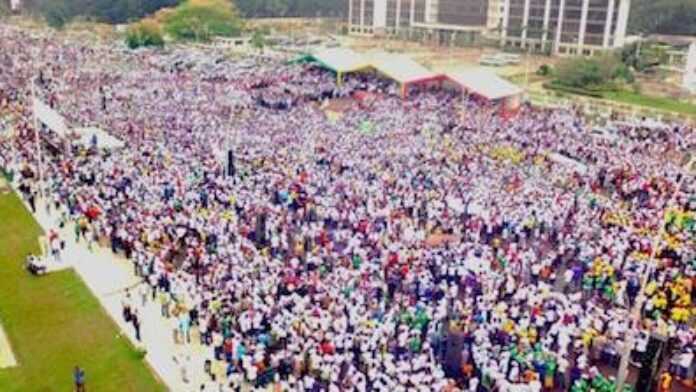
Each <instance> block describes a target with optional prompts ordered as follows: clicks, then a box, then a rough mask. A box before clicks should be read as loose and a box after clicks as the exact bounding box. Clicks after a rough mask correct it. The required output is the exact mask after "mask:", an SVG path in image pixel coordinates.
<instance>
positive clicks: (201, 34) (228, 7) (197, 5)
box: [165, 0, 243, 41]
mask: <svg viewBox="0 0 696 392" xmlns="http://www.w3.org/2000/svg"><path fill="white" fill-rule="evenodd" d="M242 28H243V25H242V20H241V19H240V18H239V15H238V14H237V11H236V9H235V8H234V6H233V5H232V3H230V2H229V1H226V0H188V1H186V2H185V3H183V4H181V5H179V6H178V7H177V8H176V10H175V12H174V13H172V14H171V15H170V16H169V17H167V19H166V20H165V31H166V32H167V33H169V34H171V36H172V37H174V38H176V39H179V40H194V41H209V40H210V39H211V38H212V37H214V36H223V37H234V36H238V35H239V34H240V33H241V31H242Z"/></svg>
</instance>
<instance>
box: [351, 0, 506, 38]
mask: <svg viewBox="0 0 696 392" xmlns="http://www.w3.org/2000/svg"><path fill="white" fill-rule="evenodd" d="M502 1H503V0H348V29H349V32H350V33H351V34H364V35H392V34H397V35H405V34H429V35H431V36H432V37H433V38H434V39H437V40H439V41H441V43H445V42H447V41H448V40H449V39H452V38H453V37H456V36H457V35H458V36H460V37H462V36H468V37H470V38H472V39H475V38H476V37H477V36H479V35H481V34H487V33H490V32H493V31H495V30H496V29H498V28H499V27H500V26H501V21H502V11H503V7H502Z"/></svg>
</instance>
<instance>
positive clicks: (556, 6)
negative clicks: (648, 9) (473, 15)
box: [500, 0, 631, 55]
mask: <svg viewBox="0 0 696 392" xmlns="http://www.w3.org/2000/svg"><path fill="white" fill-rule="evenodd" d="M630 7H631V1H630V0H504V1H503V18H502V21H503V23H502V29H501V34H500V40H501V44H503V45H509V46H514V47H518V48H522V49H528V50H531V51H536V52H550V53H553V54H571V55H572V54H582V55H591V54H593V53H594V52H596V51H598V50H607V49H612V48H619V47H622V46H623V45H624V41H625V38H626V26H627V24H628V13H629V10H630Z"/></svg>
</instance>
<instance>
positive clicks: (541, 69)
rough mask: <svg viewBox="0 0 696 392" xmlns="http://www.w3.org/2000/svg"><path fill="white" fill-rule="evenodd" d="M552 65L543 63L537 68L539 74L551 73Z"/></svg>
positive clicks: (547, 74)
mask: <svg viewBox="0 0 696 392" xmlns="http://www.w3.org/2000/svg"><path fill="white" fill-rule="evenodd" d="M551 72H552V70H551V67H550V66H549V65H548V64H543V65H542V66H541V67H539V69H538V70H537V75H539V76H549V75H551Z"/></svg>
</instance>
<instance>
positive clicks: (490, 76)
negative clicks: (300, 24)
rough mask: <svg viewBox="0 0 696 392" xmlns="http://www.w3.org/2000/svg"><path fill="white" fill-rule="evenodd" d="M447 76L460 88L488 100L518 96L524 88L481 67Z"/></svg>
mask: <svg viewBox="0 0 696 392" xmlns="http://www.w3.org/2000/svg"><path fill="white" fill-rule="evenodd" d="M447 76H448V77H449V78H450V79H451V80H452V81H454V82H455V83H457V84H458V85H459V86H460V87H461V88H462V89H464V90H466V91H468V92H470V93H474V94H477V95H480V96H482V97H483V98H486V99H488V100H490V101H497V100H501V99H506V98H511V97H516V96H520V95H521V94H522V93H523V92H524V90H523V89H522V88H520V87H519V86H516V85H514V84H512V83H510V82H508V81H507V80H505V79H503V78H501V77H500V76H498V75H496V74H495V73H494V72H491V71H489V70H486V69H483V68H471V69H466V70H463V71H460V72H455V73H450V74H447Z"/></svg>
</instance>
